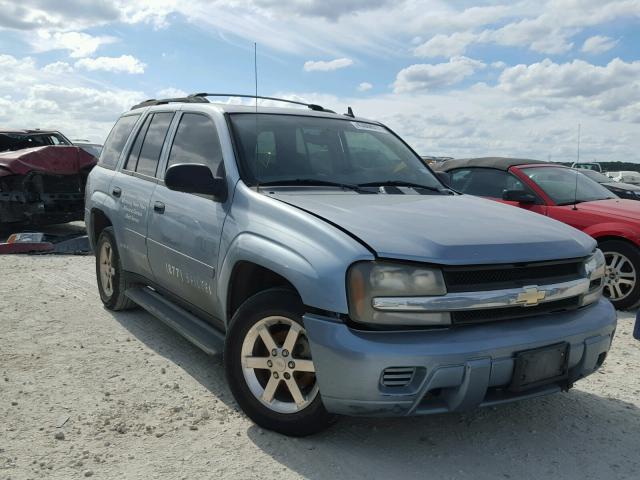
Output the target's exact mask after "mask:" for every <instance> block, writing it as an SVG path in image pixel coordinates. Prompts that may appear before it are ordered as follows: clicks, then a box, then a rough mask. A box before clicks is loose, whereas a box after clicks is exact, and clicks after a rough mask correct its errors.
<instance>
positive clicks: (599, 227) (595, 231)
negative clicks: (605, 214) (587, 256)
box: [583, 222, 640, 246]
mask: <svg viewBox="0 0 640 480" xmlns="http://www.w3.org/2000/svg"><path fill="white" fill-rule="evenodd" d="M583 232H584V233H586V234H587V235H591V236H592V237H593V238H595V239H596V240H598V239H600V238H603V237H620V238H623V239H625V240H628V241H630V242H631V243H633V244H634V245H636V246H640V234H639V233H638V232H637V231H636V230H634V229H632V228H629V226H628V225H625V224H621V223H618V222H608V223H597V224H595V225H591V226H590V227H587V228H585V229H584V230H583Z"/></svg>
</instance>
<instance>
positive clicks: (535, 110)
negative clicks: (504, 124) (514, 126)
mask: <svg viewBox="0 0 640 480" xmlns="http://www.w3.org/2000/svg"><path fill="white" fill-rule="evenodd" d="M549 113H550V112H549V110H548V109H547V108H545V107H541V106H529V107H513V108H512V109H510V110H507V111H505V112H504V113H503V114H502V117H503V118H507V119H511V120H526V119H529V118H538V117H543V116H545V115H548V114H549Z"/></svg>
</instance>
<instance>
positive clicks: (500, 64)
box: [491, 60, 507, 70]
mask: <svg viewBox="0 0 640 480" xmlns="http://www.w3.org/2000/svg"><path fill="white" fill-rule="evenodd" d="M506 66H507V64H506V63H504V62H503V61H501V60H499V61H497V62H492V63H491V68H495V69H496V70H503V69H504V68H505V67H506Z"/></svg>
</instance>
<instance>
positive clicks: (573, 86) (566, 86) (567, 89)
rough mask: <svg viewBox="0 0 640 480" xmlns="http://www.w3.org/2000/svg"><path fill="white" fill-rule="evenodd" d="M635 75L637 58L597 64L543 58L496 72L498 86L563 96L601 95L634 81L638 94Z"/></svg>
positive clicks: (638, 74) (637, 73)
mask: <svg viewBox="0 0 640 480" xmlns="http://www.w3.org/2000/svg"><path fill="white" fill-rule="evenodd" d="M638 78H640V61H635V62H624V61H623V60H620V59H619V58H615V59H613V60H611V62H609V63H608V64H607V65H606V66H604V67H601V66H597V65H592V64H590V63H588V62H585V61H583V60H574V61H572V62H570V63H562V64H558V63H554V62H552V61H551V60H549V59H545V60H543V61H542V62H539V63H533V64H531V65H516V66H514V67H510V68H507V69H505V70H504V71H503V72H502V74H501V75H500V80H499V87H500V89H502V90H504V91H508V92H514V93H521V94H526V95H529V96H539V97H546V98H552V97H558V98H562V99H566V98H570V97H594V96H601V95H603V94H604V93H606V92H607V91H609V90H611V89H617V88H621V87H629V86H631V87H633V86H634V85H636V86H637V90H638V94H637V96H640V83H639V82H638ZM628 100H631V99H628Z"/></svg>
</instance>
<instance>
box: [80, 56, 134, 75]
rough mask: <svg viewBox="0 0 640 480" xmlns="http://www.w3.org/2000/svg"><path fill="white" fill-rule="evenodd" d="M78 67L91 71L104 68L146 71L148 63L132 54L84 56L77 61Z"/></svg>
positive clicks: (122, 70) (115, 70)
mask: <svg viewBox="0 0 640 480" xmlns="http://www.w3.org/2000/svg"><path fill="white" fill-rule="evenodd" d="M75 67H76V68H83V69H85V70H89V71H95V70H103V71H105V72H115V73H118V72H121V73H132V74H135V73H144V69H145V67H146V65H145V64H144V63H142V62H141V61H140V60H138V59H137V58H135V57H133V56H131V55H120V56H119V57H98V58H82V59H80V60H78V61H77V62H76V63H75Z"/></svg>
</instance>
